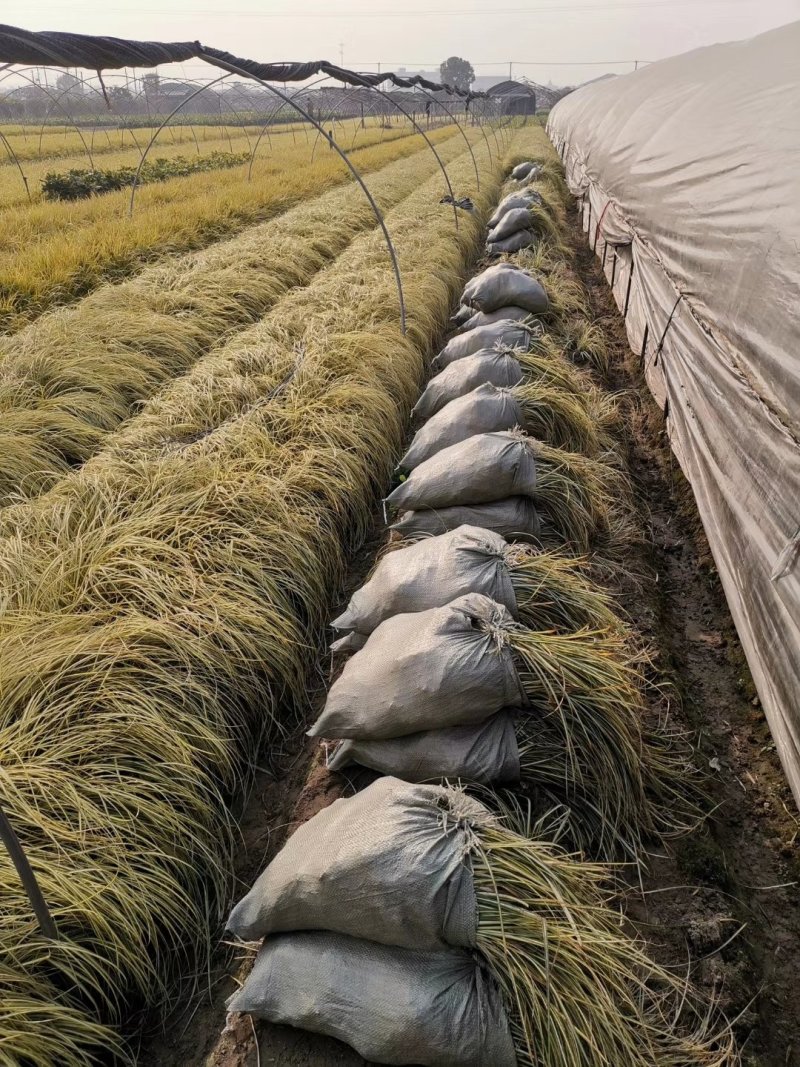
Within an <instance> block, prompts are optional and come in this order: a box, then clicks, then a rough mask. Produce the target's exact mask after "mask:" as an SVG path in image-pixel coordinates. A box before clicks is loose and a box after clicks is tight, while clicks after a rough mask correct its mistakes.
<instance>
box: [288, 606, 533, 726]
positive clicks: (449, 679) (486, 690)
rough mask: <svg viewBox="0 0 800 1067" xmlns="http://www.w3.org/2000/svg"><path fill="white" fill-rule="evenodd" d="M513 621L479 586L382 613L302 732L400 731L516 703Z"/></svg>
mask: <svg viewBox="0 0 800 1067" xmlns="http://www.w3.org/2000/svg"><path fill="white" fill-rule="evenodd" d="M513 625H514V618H513V616H512V615H511V613H510V612H509V611H508V609H507V608H505V607H503V605H502V604H498V603H496V602H495V601H494V600H491V599H490V598H489V597H486V596H482V595H481V594H480V593H468V594H467V595H466V596H462V597H458V598H457V599H456V600H454V601H453V602H452V603H450V604H447V605H446V606H445V607H441V608H432V609H431V610H429V611H420V612H416V613H413V614H403V615H394V616H393V617H392V618H390V619H386V620H385V621H384V622H382V623H381V624H380V625H379V626H378V627H377V628H376V629H375V630H373V632H372V633H371V634H370V636H369V638H368V639H367V643H366V644H365V645H364V647H363V648H362V649H361V651H360V652H356V654H355V655H354V656H353V657H352V658H351V659H350V660H348V662H347V663H346V664H345V668H344V670H343V671H342V673H341V674H340V675H339V677H338V678H337V679H336V681H335V682H334V683H333V685H332V686H331V688H330V690H329V692H328V698H327V700H326V701H325V706H324V708H323V709H322V712H321V714H320V716H319V718H318V719H317V721H316V722H315V723H314V725H313V726H312V727H311V729H310V730H309V731H308V733H309V735H310V736H311V737H329V738H342V737H353V738H363V739H365V740H380V739H382V738H386V737H404V736H405V735H406V734H414V733H419V731H420V730H429V729H435V728H438V727H442V726H465V725H467V724H468V723H472V722H483V720H484V719H488V718H489V716H490V715H494V713H495V712H497V711H500V710H501V708H506V707H522V706H524V704H525V703H526V701H525V693H524V690H523V688H522V685H521V683H520V680H519V676H518V674H517V669H516V667H515V665H514V660H513V657H512V655H511V651H510V649H509V648H508V646H507V644H506V642H505V640H504V638H505V632H506V631H507V630H508V628H509V627H511V626H513Z"/></svg>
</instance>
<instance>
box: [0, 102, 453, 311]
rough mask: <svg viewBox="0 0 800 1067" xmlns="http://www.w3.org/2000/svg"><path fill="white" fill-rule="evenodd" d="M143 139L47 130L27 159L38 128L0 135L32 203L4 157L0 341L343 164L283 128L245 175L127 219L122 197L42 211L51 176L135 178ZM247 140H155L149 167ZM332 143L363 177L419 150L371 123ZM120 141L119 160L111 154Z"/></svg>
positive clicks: (317, 182)
mask: <svg viewBox="0 0 800 1067" xmlns="http://www.w3.org/2000/svg"><path fill="white" fill-rule="evenodd" d="M328 128H330V124H328ZM151 132H152V131H150V130H143V129H137V130H135V131H129V130H128V131H123V130H109V131H107V130H102V129H100V130H94V131H90V130H83V131H81V135H79V134H78V133H77V132H76V131H75V130H66V129H65V130H62V131H59V132H55V133H53V132H52V131H51V130H49V129H48V130H47V131H45V133H44V134H43V135H42V138H41V141H42V144H41V153H42V154H38V153H39V134H40V131H39V129H38V128H36V127H28V128H26V129H25V130H23V128H21V127H19V126H11V127H6V128H0V133H3V135H4V137H5V138H7V140H8V143H9V145H11V146H12V147H13V150H14V152H15V153H16V154H17V157H18V159H19V161H20V166H21V169H22V171H23V173H24V175H25V177H26V179H27V184H28V189H29V190H30V196H31V199H30V201H29V198H28V193H27V192H26V189H25V185H24V183H23V181H22V176H21V174H20V168H19V167H18V166H17V165H16V163H15V162H14V161H13V160H12V159H11V157H10V155H9V154H8V152H6V160H5V162H4V163H3V164H2V165H0V331H2V332H13V331H14V330H16V329H18V328H19V327H20V326H22V325H24V324H25V323H26V322H28V321H30V320H31V319H32V318H34V317H36V316H37V315H39V314H41V312H42V311H44V310H46V309H47V308H49V307H52V306H54V305H58V304H61V303H64V302H68V301H70V300H73V299H75V298H76V297H79V296H82V295H84V294H85V293H87V292H90V291H91V290H92V289H93V288H95V286H97V285H98V284H99V283H100V282H102V281H104V280H109V279H118V278H120V277H124V276H126V275H127V274H129V273H130V272H131V271H132V270H134V269H136V267H137V266H138V265H139V264H141V263H142V262H145V261H148V260H152V259H153V258H155V257H157V256H160V255H162V254H164V253H173V252H179V251H186V250H188V249H193V248H200V247H202V246H203V245H205V244H207V243H208V242H209V241H212V240H214V239H216V238H218V237H220V236H222V235H224V234H228V233H232V232H235V231H236V230H238V229H240V228H241V227H242V226H244V225H246V224H247V223H250V222H253V221H257V220H261V219H265V218H268V217H269V216H271V215H274V214H275V213H277V212H279V211H282V210H285V209H286V208H287V207H290V206H291V205H293V204H295V203H298V202H300V201H301V200H303V199H304V198H306V197H308V196H315V195H318V194H319V193H320V192H323V191H324V190H326V189H329V188H331V187H332V186H334V185H336V184H338V183H339V182H341V181H344V180H345V178H346V177H347V175H348V170H347V168H346V166H345V164H344V163H343V161H342V160H341V159H340V157H339V156H338V155H337V153H336V152H334V151H333V150H332V149H331V148H330V147H329V145H328V144H327V143H326V142H325V140H324V139H322V138H321V137H318V135H317V133H316V131H312V130H306V129H304V128H303V129H300V128H297V127H291V128H279V129H278V132H273V131H272V130H271V131H270V133H269V136H264V137H263V138H262V140H261V143H260V145H259V147H258V151H257V153H256V155H255V160H254V163H253V166H252V169H251V168H250V166H249V164H248V163H242V164H239V165H237V166H233V167H230V168H227V169H223V170H214V171H208V172H198V173H195V174H191V175H187V176H185V177H177V178H171V179H169V180H168V181H165V182H158V183H154V184H152V185H146V186H142V187H141V188H140V189H138V190H137V193H136V200H135V206H134V211H133V215H132V216H131V217H130V218H129V217H128V210H129V203H130V191H129V190H127V189H122V190H120V191H118V192H111V193H105V194H103V195H102V196H96V197H92V198H90V199H87V200H81V201H76V202H70V203H63V202H58V201H46V200H43V199H42V196H41V182H42V179H43V178H44V176H45V175H46V174H47V173H48V172H50V171H58V172H60V173H62V172H66V171H68V170H69V169H70V168H87V167H89V166H91V165H92V163H93V165H94V166H95V167H97V168H102V169H109V168H116V167H120V166H136V165H137V164H138V162H139V159H140V158H141V152H140V149H141V148H143V147H144V146H146V144H147V142H148V140H149V138H150V135H151ZM258 132H259V131H256V130H255V128H254V127H253V128H251V127H248V128H234V127H226V128H219V127H211V126H195V127H189V126H183V127H176V128H174V129H165V130H164V131H162V133H161V134H160V136H159V139H158V140H157V141H156V144H155V146H154V147H153V149H152V151H151V153H150V156H149V158H150V159H153V160H154V159H157V158H166V159H174V158H175V157H176V156H183V157H185V158H187V159H190V158H192V157H194V158H197V157H198V156H201V157H202V156H210V155H211V153H212V152H215V151H217V152H238V153H243V152H250V151H252V150H253V149H254V148H255V143H256V140H257V137H258ZM452 134H453V128H452V127H447V128H439V129H434V130H431V132H430V134H429V137H430V139H431V140H432V141H433V142H434V143H436V142H438V141H440V140H442V139H443V138H446V137H448V136H452ZM335 135H336V140H337V143H338V144H339V145H340V146H341V147H342V148H343V149H344V150H345V151H346V152H348V153H349V156H350V158H351V159H352V162H353V163H354V164H355V165H356V166H357V167H358V168H359V169H360V170H362V171H364V172H367V173H368V172H370V171H373V170H375V169H377V168H379V167H382V166H385V165H386V164H387V163H390V162H391V161H392V160H394V159H400V158H402V157H404V156H407V155H410V154H412V153H414V152H417V151H419V150H420V149H422V148H424V147H425V145H424V141H423V139H422V137H421V136H420V135H419V134H416V133H414V131H413V127H412V126H411V125H410V123H405V124H404V125H402V126H400V125H395V126H393V127H390V128H384V127H383V126H382V125H380V124H378V123H376V122H374V121H373V123H372V125H370V124H369V123H368V124H367V125H366V127H365V128H363V129H362V128H361V126H360V121H359V120H349V121H348V122H345V123H338V122H337V123H336V132H335ZM81 136H82V137H83V139H84V140H85V141H86V144H87V146H88V148H89V149H90V151H91V153H92V156H91V162H90V159H89V154H88V152H87V150H86V148H85V147H84V145H83V144H82V142H81ZM92 136H93V137H94V148H93V149H92V148H91V140H92ZM134 136H135V137H136V139H137V141H138V144H139V147H137V146H136V144H135V143H133V141H132V137H134ZM123 140H124V141H125V142H126V143H127V145H128V147H127V148H120V147H119V145H120V142H121V141H123ZM76 142H77V146H76ZM65 149H66V151H67V154H64V151H65ZM26 153H27V154H28V157H27V160H25V161H23V158H22V157H23V156H24V155H25V154H26ZM23 252H24V255H23V254H22V253H23Z"/></svg>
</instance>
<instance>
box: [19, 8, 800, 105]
mask: <svg viewBox="0 0 800 1067" xmlns="http://www.w3.org/2000/svg"><path fill="white" fill-rule="evenodd" d="M0 19H2V21H3V22H7V23H11V24H12V25H17V26H23V27H26V28H27V29H32V30H45V29H47V30H70V31H73V32H75V33H96V34H112V35H114V36H118V37H133V38H139V39H142V38H145V39H151V40H178V41H181V40H198V39H199V40H201V41H203V42H204V43H205V44H210V45H214V46H215V47H218V48H224V49H227V50H228V51H230V52H234V53H236V54H238V55H240V56H245V57H247V58H252V59H257V60H263V61H278V60H286V59H330V60H332V61H333V62H338V61H339V60H340V58H341V57H342V55H343V59H344V63H345V65H346V66H349V67H353V68H356V69H362V70H375V69H376V68H377V64H378V63H379V62H380V63H381V64H382V66H383V69H384V70H386V69H390V68H391V69H397V68H398V67H399V66H405V67H409V68H426V69H434V68H435V67H436V66H437V65H438V63H439V62H440V61H441V60H442V59H444V58H446V57H447V56H449V55H461V56H464V57H465V58H466V59H469V60H470V61H471V62H472V64H473V66H474V67H475V70H476V73H477V74H500V73H504V74H506V76H507V73H508V65H509V62H510V61H513V62H514V68H513V73H514V75H515V76H519V75H527V76H528V77H530V78H532V79H533V80H534V81H539V82H547V81H548V80H552V81H553V82H555V83H557V84H561V85H566V84H573V85H574V84H577V83H578V82H582V81H586V80H588V79H589V78H593V77H596V76H598V75H600V74H604V73H606V72H608V71H614V72H616V73H622V72H624V71H626V70H630V69H632V66H633V61H634V60H637V59H638V60H640V61H645V60H654V59H660V58H663V57H665V56H669V55H673V54H675V53H676V52H685V51H688V50H689V49H691V48H696V47H698V46H700V45H705V44H713V43H715V42H717V41H727V40H736V39H741V38H744V37H751V36H753V35H754V34H756V33H761V32H763V31H764V30H768V29H772V28H773V27H776V26H781V25H783V24H785V23H787V22H792V21H794V20H797V19H800V0H530V2H528V3H526V2H524V0H491V2H489V0H228V2H227V3H225V4H222V3H220V2H219V0H137V2H135V3H133V2H131V3H125V2H124V0H33V2H31V0H27V2H21V0H4V3H3V5H2V10H0ZM190 66H191V69H188V67H187V74H188V73H197V70H198V68H197V66H196V65H190ZM202 66H203V65H202V64H200V68H202ZM206 69H207V68H206Z"/></svg>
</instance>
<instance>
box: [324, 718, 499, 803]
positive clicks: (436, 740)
mask: <svg viewBox="0 0 800 1067" xmlns="http://www.w3.org/2000/svg"><path fill="white" fill-rule="evenodd" d="M514 718H515V717H514V713H513V712H511V711H499V712H498V713H497V714H496V715H493V716H492V717H491V719H487V720H486V722H481V723H476V724H474V725H471V726H450V727H447V728H445V729H443V730H426V731H425V732H424V733H419V734H409V736H408V737H394V738H390V739H389V740H387V741H342V742H341V743H340V744H339V745H338V747H337V748H336V751H335V752H334V753H333V755H332V756H331V757H330V759H329V760H328V769H329V770H332V771H341V770H343V769H344V768H346V767H348V766H350V765H351V764H354V763H355V764H358V765H359V766H361V767H369V768H370V770H373V771H378V772H379V773H380V774H390V775H393V776H394V777H396V778H403V779H404V780H405V781H407V782H431V781H435V780H436V779H441V778H450V779H453V780H457V779H463V780H464V781H467V782H475V783H477V784H479V785H494V784H497V785H500V784H508V785H512V784H516V783H517V782H519V777H520V763H519V745H518V744H517V735H516V732H515V730H514Z"/></svg>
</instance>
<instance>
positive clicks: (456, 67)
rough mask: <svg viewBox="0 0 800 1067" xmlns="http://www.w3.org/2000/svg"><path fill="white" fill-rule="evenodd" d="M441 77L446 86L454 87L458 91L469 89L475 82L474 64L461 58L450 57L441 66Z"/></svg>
mask: <svg viewBox="0 0 800 1067" xmlns="http://www.w3.org/2000/svg"><path fill="white" fill-rule="evenodd" d="M439 76H440V77H441V79H442V81H443V82H444V83H445V84H446V85H453V86H455V88H456V89H469V87H470V85H472V83H473V82H474V81H475V71H474V70H473V69H472V64H471V63H470V62H468V60H466V59H461V58H460V56H450V58H449V59H446V60H445V61H444V63H442V64H441V65H440V66H439Z"/></svg>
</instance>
